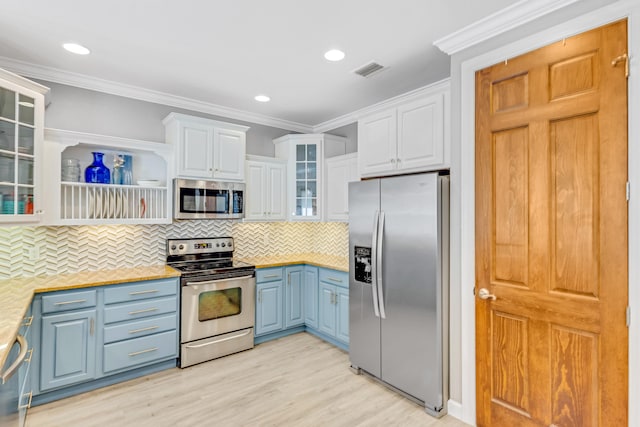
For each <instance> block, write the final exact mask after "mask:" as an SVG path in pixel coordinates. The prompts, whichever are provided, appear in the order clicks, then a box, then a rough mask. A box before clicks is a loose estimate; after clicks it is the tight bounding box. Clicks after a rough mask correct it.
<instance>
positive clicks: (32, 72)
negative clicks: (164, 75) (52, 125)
mask: <svg viewBox="0 0 640 427" xmlns="http://www.w3.org/2000/svg"><path fill="white" fill-rule="evenodd" d="M0 67H2V68H5V69H7V70H9V71H11V72H13V73H16V74H19V75H21V76H25V77H30V78H34V79H41V80H46V81H50V82H54V83H60V84H65V85H70V86H75V87H79V88H83V89H89V90H94V91H97V92H103V93H108V94H111V95H117V96H123V97H126V98H133V99H137V100H140V101H146V102H153V103H156V104H163V105H168V106H171V107H176V108H183V109H185V110H190V111H197V112H200V113H205V114H211V115H214V116H221V117H226V118H231V119H236V120H242V121H245V122H249V123H257V124H260V125H265V126H272V127H275V128H279V129H285V130H290V131H295V132H303V133H306V132H312V131H313V126H309V125H306V124H303V123H297V122H292V121H289V120H283V119H278V118H276V117H270V116H266V115H263V114H256V113H251V112H248V111H243V110H238V109H235V108H229V107H224V106H222V105H218V104H213V103H210V102H204V101H198V100H196V99H190V98H186V97H182V96H177V95H172V94H169V93H164V92H158V91H155V90H151V89H145V88H142V87H138V86H133V85H127V84H123V83H118V82H114V81H111V80H105V79H100V78H97V77H91V76H87V75H85V74H79V73H74V72H71V71H65V70H60V69H57V68H53V67H45V66H42V65H35V64H31V63H28V62H24V61H18V60H16V59H12V58H7V57H1V56H0Z"/></svg>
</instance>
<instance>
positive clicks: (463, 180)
mask: <svg viewBox="0 0 640 427" xmlns="http://www.w3.org/2000/svg"><path fill="white" fill-rule="evenodd" d="M635 3H637V0H620V1H618V2H615V3H612V4H610V5H607V6H604V7H602V8H600V9H596V10H594V11H592V12H589V13H586V14H584V15H581V16H578V17H576V18H574V19H571V20H569V21H567V22H563V23H562V24H560V25H557V26H554V27H551V28H548V29H545V30H543V31H541V32H539V33H535V34H533V35H531V36H528V37H525V38H522V39H520V40H518V41H516V42H513V43H510V44H507V45H504V46H501V47H500V48H497V49H494V50H491V51H489V52H486V53H483V54H481V55H479V56H476V57H473V58H470V59H468V60H466V61H463V62H462V63H461V64H460V81H461V86H460V121H461V129H460V132H461V133H460V140H459V141H452V142H453V143H454V144H455V143H457V144H459V148H458V150H455V151H458V153H460V156H459V157H458V156H452V158H451V171H452V178H453V177H454V176H455V175H457V177H458V179H457V181H458V182H459V185H452V190H451V191H452V194H451V196H452V204H458V208H459V209H460V214H459V215H460V217H459V218H460V222H459V223H458V224H455V223H453V221H452V223H451V226H452V228H453V227H459V229H460V240H459V245H460V247H459V248H453V247H452V252H453V253H455V252H457V251H456V249H457V250H459V252H458V253H459V256H460V271H459V273H460V275H459V277H460V283H457V284H453V283H452V285H459V286H460V290H459V291H460V313H461V315H460V331H459V333H460V343H461V347H460V352H461V355H460V358H461V371H460V373H459V378H461V382H462V384H461V385H462V389H461V398H462V399H461V400H462V402H455V401H450V404H449V408H450V409H454V408H455V413H453V411H451V412H452V415H455V416H458V417H459V418H461V419H462V420H463V421H464V422H466V423H470V424H472V425H474V424H475V422H476V393H475V390H476V388H475V387H476V369H475V364H476V355H475V297H474V295H473V289H474V286H475V167H474V164H475V73H476V71H478V70H481V69H483V68H486V67H488V66H491V65H493V64H496V63H498V62H501V61H504V60H505V59H508V58H512V57H514V56H518V55H521V54H524V53H526V52H530V51H532V50H535V49H537V48H540V47H543V46H546V45H548V44H551V43H553V42H556V41H558V40H561V39H563V38H565V37H570V36H573V35H576V34H579V33H583V32H585V31H589V30H592V29H594V28H597V27H600V26H603V25H606V24H608V23H611V22H614V21H618V20H620V19H625V18H626V19H628V27H627V28H628V34H627V37H628V49H629V52H628V53H629V55H630V56H631V58H632V59H631V62H630V67H631V74H630V76H631V77H630V78H629V81H628V99H629V103H628V105H629V107H628V115H629V120H628V123H629V133H628V135H629V136H628V138H629V142H631V141H636V144H631V143H629V146H628V147H629V181H630V182H631V183H632V190H631V194H632V195H633V196H632V197H631V200H630V201H629V231H628V234H629V254H628V256H629V259H630V260H632V259H639V258H640V239H638V238H636V239H633V238H631V236H638V237H640V168H638V167H637V165H639V164H640V146H639V145H640V144H637V142H639V141H640V120H632V119H631V117H640V5H638V4H635ZM453 71H454V72H455V70H453ZM634 166H635V167H634ZM636 188H637V189H636ZM455 193H457V194H455ZM454 198H455V199H457V201H454V200H453V199H454ZM452 219H453V218H452ZM629 283H630V284H631V283H634V284H637V283H640V267H638V266H637V265H636V264H634V263H631V262H629ZM629 306H630V307H631V312H632V320H631V325H630V327H629V361H632V360H638V359H640V321H639V320H636V319H638V318H640V288H639V287H638V286H629ZM452 323H453V322H452ZM639 390H640V367H638V366H637V365H636V364H633V363H629V394H628V399H629V402H638V401H640V391H639ZM628 419H629V420H633V419H640V408H639V407H638V406H637V405H629V418H628Z"/></svg>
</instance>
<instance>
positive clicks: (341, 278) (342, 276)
mask: <svg viewBox="0 0 640 427" xmlns="http://www.w3.org/2000/svg"><path fill="white" fill-rule="evenodd" d="M320 281H321V282H326V283H331V284H332V285H336V286H340V287H343V288H348V287H349V273H345V272H344V271H337V270H328V269H325V268H321V269H320Z"/></svg>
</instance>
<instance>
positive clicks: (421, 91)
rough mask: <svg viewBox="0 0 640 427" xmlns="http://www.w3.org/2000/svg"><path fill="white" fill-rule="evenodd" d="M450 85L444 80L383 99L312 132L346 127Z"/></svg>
mask: <svg viewBox="0 0 640 427" xmlns="http://www.w3.org/2000/svg"><path fill="white" fill-rule="evenodd" d="M450 84H451V79H450V78H446V79H443V80H440V81H438V82H435V83H431V84H429V85H426V86H422V87H419V88H418V89H414V90H412V91H409V92H406V93H403V94H400V95H398V96H394V97H393V98H389V99H385V100H384V101H380V102H378V103H375V104H372V105H369V106H368V107H364V108H361V109H359V110H356V111H353V112H351V113H348V114H345V115H342V116H340V117H336V118H335V119H331V120H327V121H326V122H323V123H320V124H318V125H315V126H314V127H313V132H314V133H324V132H327V131H330V130H333V129H336V128H339V127H341V126H346V125H349V124H351V123H355V122H357V121H358V120H360V118H361V117H364V116H368V115H369V114H372V113H375V112H378V111H381V110H386V109H389V108H394V107H397V106H398V105H400V104H404V103H406V102H411V101H414V100H417V99H421V98H424V97H427V96H429V95H433V94H435V93H439V92H442V91H445V90H448V89H449V88H450Z"/></svg>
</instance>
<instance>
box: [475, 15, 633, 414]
mask: <svg viewBox="0 0 640 427" xmlns="http://www.w3.org/2000/svg"><path fill="white" fill-rule="evenodd" d="M626 40H627V23H626V21H620V22H616V23H613V24H610V25H607V26H604V27H601V28H598V29H595V30H592V31H589V32H587V33H584V34H580V35H577V36H575V37H572V38H569V39H566V40H563V41H560V42H557V43H554V44H552V45H549V46H546V47H544V48H541V49H538V50H536V51H533V52H530V53H527V54H525V55H522V56H519V57H517V58H513V59H510V60H508V61H507V62H506V63H500V64H496V65H494V66H492V67H489V68H486V69H484V70H481V71H479V72H478V73H477V74H476V295H477V294H478V291H479V289H480V288H486V289H487V290H488V291H489V292H490V293H491V294H493V295H495V296H496V299H495V300H489V299H487V300H482V299H480V298H478V299H477V300H476V359H477V378H476V389H477V423H478V425H479V426H515V425H517V426H540V425H543V426H580V427H587V426H623V425H627V408H628V397H627V388H628V356H627V349H628V331H627V326H626V321H625V320H626V316H625V312H626V307H627V304H628V275H627V270H628V253H627V222H628V218H627V201H626V191H625V189H626V181H627V81H626V78H625V75H624V67H622V66H618V67H614V66H612V64H611V61H612V59H613V58H615V57H617V56H619V55H621V54H623V53H625V52H626V51H627V49H626Z"/></svg>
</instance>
